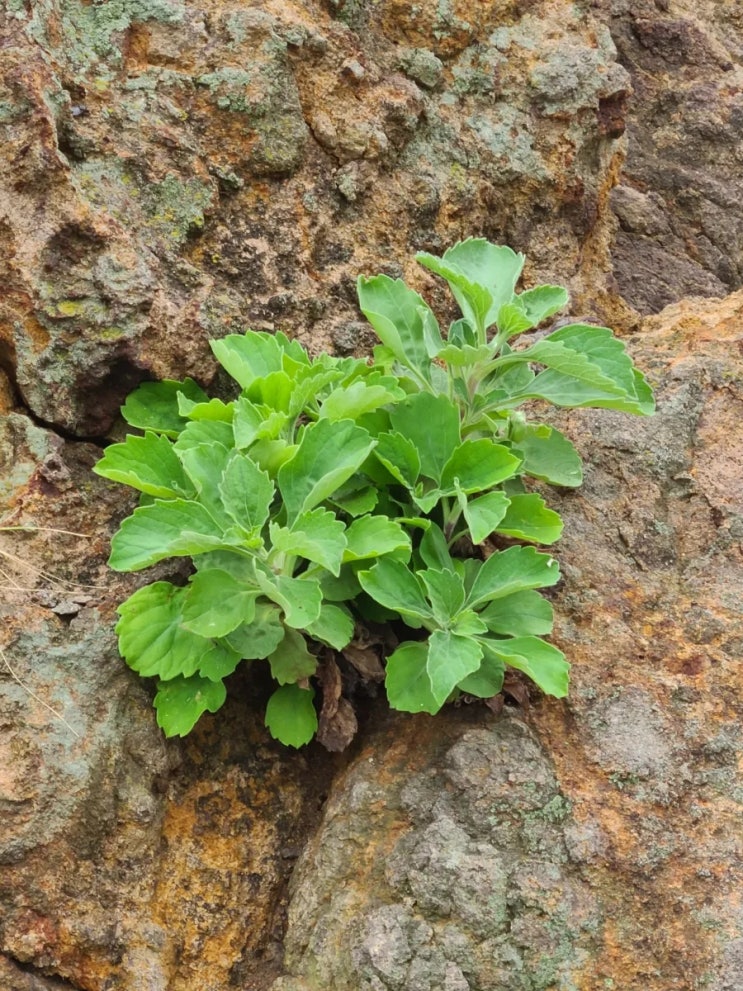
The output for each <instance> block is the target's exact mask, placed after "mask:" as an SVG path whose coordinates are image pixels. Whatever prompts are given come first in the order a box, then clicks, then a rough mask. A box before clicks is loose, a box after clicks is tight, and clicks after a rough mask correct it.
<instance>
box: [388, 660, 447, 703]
mask: <svg viewBox="0 0 743 991" xmlns="http://www.w3.org/2000/svg"><path fill="white" fill-rule="evenodd" d="M427 660H428V644H426V643H403V644H401V645H400V646H399V647H398V648H397V650H396V651H395V652H394V653H393V654H390V656H389V657H388V658H387V673H386V676H385V681H384V685H385V689H386V691H387V698H388V700H389V703H390V705H391V706H392V708H393V709H399V710H400V711H401V712H428V713H430V714H431V715H434V714H435V713H437V712H438V711H439V709H440V708H441V703H439V702H437V701H436V699H435V698H434V695H433V692H432V690H431V679H430V678H429V676H428V671H427V669H426V661H427Z"/></svg>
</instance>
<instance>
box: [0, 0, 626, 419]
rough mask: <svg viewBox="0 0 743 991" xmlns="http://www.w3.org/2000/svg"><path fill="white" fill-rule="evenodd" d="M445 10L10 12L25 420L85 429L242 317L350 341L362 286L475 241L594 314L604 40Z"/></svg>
mask: <svg viewBox="0 0 743 991" xmlns="http://www.w3.org/2000/svg"><path fill="white" fill-rule="evenodd" d="M460 6H461V9H460ZM460 6H458V5H450V4H445V5H443V6H441V5H438V4H436V3H434V2H427V3H425V4H422V5H419V6H416V7H414V8H410V6H409V5H408V4H407V3H405V4H400V3H397V2H394V0H385V2H383V3H372V2H369V3H365V2H356V0H354V2H348V3H328V4H326V5H321V4H320V3H319V0H317V2H313V0H306V2H302V0H281V2H278V3H265V4H255V5H246V4H244V3H236V2H227V0H225V2H221V3H220V2H216V0H203V2H201V3H197V2H193V3H182V2H179V0H137V2H128V0H117V2H116V3H114V4H111V3H106V4H99V3H92V4H90V3H86V2H83V0H44V2H40V3H33V4H30V3H23V2H21V0H17V2H16V0H10V2H9V3H7V4H6V5H5V13H4V15H2V19H1V20H0V44H2V50H3V60H2V69H1V71H2V73H3V81H2V83H0V93H1V94H2V95H1V96H0V129H1V131H2V144H3V149H4V151H3V155H4V169H3V184H2V186H0V258H2V262H0V265H2V269H0V279H1V280H2V284H3V286H4V296H3V300H2V304H1V305H2V309H0V361H2V364H3V365H4V366H5V367H6V368H7V369H8V370H9V371H10V372H11V377H12V380H13V382H14V384H15V386H16V389H17V392H18V394H19V396H20V397H21V399H22V400H23V402H24V404H25V405H26V406H27V407H28V408H29V409H30V410H31V411H32V413H33V414H34V415H35V416H37V417H38V418H40V419H41V420H43V421H45V422H47V423H51V424H54V425H56V426H58V427H59V428H61V429H63V430H65V431H67V432H69V433H72V434H74V435H76V436H83V437H91V436H100V435H102V434H104V433H105V432H106V431H107V430H108V428H109V426H110V424H111V422H112V420H113V418H114V416H115V413H116V411H117V410H118V407H119V406H120V404H121V401H122V399H123V397H124V395H125V394H126V392H127V391H128V390H130V389H131V387H132V385H133V384H135V383H136V382H137V381H138V380H140V379H142V378H143V377H148V376H149V377H166V376H171V377H182V376H183V375H184V374H191V375H193V376H194V377H196V378H197V379H199V380H201V381H203V382H206V381H208V380H209V379H210V378H211V376H212V375H213V374H214V367H215V366H214V363H213V360H212V359H211V357H210V352H209V349H208V346H207V343H206V342H207V338H208V337H209V336H210V335H211V336H222V335H224V334H225V332H226V331H228V330H230V329H234V328H238V329H239V328H241V327H244V326H246V325H250V326H252V327H253V328H254V329H272V328H274V327H279V326H281V327H283V328H284V329H285V330H289V331H291V332H293V333H294V334H297V335H299V336H300V337H301V338H302V339H303V340H305V341H306V342H309V343H310V344H311V346H312V347H313V348H315V349H320V348H322V347H329V348H332V347H334V348H336V349H338V350H340V351H353V350H354V349H357V348H359V347H361V348H363V347H365V346H368V343H369V342H368V339H365V338H364V335H363V332H361V331H360V330H359V326H358V323H357V319H358V318H357V313H356V310H355V294H354V288H353V284H354V281H355V278H356V275H357V274H358V273H359V271H367V272H369V273H371V272H376V271H378V270H379V268H380V267H384V268H385V269H386V270H388V271H389V272H393V273H395V272H399V271H400V266H401V265H402V266H409V265H410V258H411V255H412V253H413V251H415V250H420V249H426V250H434V251H436V250H439V249H443V248H445V247H446V246H447V245H449V244H451V243H452V242H453V241H455V240H457V239H458V238H461V237H464V236H469V235H471V234H473V233H481V234H485V235H486V236H490V237H492V238H493V239H496V240H500V239H502V240H504V241H507V242H508V243H510V244H512V245H513V246H514V247H515V248H520V249H523V250H525V251H526V252H527V254H528V256H529V258H530V260H531V263H532V272H531V273H530V278H537V277H538V276H539V275H540V274H542V275H544V276H546V275H547V274H549V275H550V276H552V277H554V275H555V273H556V272H560V273H561V274H563V276H564V277H565V278H566V279H568V280H569V281H571V282H572V284H573V288H574V289H575V291H576V292H577V293H578V294H579V297H580V298H581V299H583V298H585V299H588V293H587V292H586V290H587V288H588V286H589V285H592V286H595V285H596V283H599V285H600V284H601V279H602V274H601V272H602V267H605V265H606V257H605V256H606V244H605V241H606V234H607V231H608V227H607V223H608V221H609V218H610V215H609V212H608V210H607V207H606V200H607V196H608V193H609V187H610V185H611V184H612V183H613V177H614V175H615V173H616V170H617V168H618V164H619V160H620V157H621V150H622V143H621V141H618V138H619V136H620V135H621V134H622V132H623V129H624V116H623V115H624V104H625V101H626V97H627V95H628V92H629V80H628V76H627V73H626V72H625V70H624V69H623V68H622V67H621V66H620V65H619V64H618V63H617V62H616V60H615V49H614V46H613V43H612V41H611V37H610V35H609V31H608V29H607V28H606V27H604V26H602V25H601V24H600V23H599V22H598V21H597V20H595V19H592V18H590V17H588V16H587V15H586V14H585V13H582V12H581V11H580V10H579V9H578V8H577V7H575V6H574V5H573V4H571V3H568V2H565V0H560V2H557V3H555V2H543V3H522V4H517V3H513V4H511V3H509V4H492V3H490V2H478V3H474V4H466V5H460ZM40 217H43V223H40V221H39V218H40ZM417 281H418V282H423V281H425V280H424V279H423V277H422V276H420V275H418V277H417ZM429 282H431V280H429ZM586 305H589V304H588V303H586ZM360 334H361V336H359V335H360Z"/></svg>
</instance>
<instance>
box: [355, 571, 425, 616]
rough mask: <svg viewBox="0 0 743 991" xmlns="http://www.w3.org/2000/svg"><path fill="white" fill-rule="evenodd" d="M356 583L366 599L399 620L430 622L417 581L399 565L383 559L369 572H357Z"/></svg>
mask: <svg viewBox="0 0 743 991" xmlns="http://www.w3.org/2000/svg"><path fill="white" fill-rule="evenodd" d="M358 579H359V582H360V583H361V587H362V588H363V589H364V591H365V592H366V593H367V595H370V596H371V597H372V599H374V600H375V602H378V603H379V604H380V605H382V606H386V607H387V608H388V609H393V610H394V611H395V612H396V613H399V615H400V616H411V617H413V618H414V619H430V618H431V617H432V615H433V614H432V612H431V608H430V606H429V605H428V603H427V602H426V599H425V596H424V595H423V591H422V589H421V586H420V583H419V581H418V579H417V578H416V577H415V575H414V574H413V573H412V572H411V571H410V570H409V569H408V568H407V567H406V566H405V565H404V564H402V563H401V562H400V561H394V560H391V559H390V558H387V557H383V558H382V559H381V561H377V563H376V564H375V565H374V567H373V568H371V569H370V570H369V571H360V572H359V573H358Z"/></svg>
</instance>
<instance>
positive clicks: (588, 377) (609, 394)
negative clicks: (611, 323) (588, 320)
mask: <svg viewBox="0 0 743 991" xmlns="http://www.w3.org/2000/svg"><path fill="white" fill-rule="evenodd" d="M561 349H562V350H561ZM522 354H523V355H524V356H526V355H529V356H531V357H530V360H534V361H539V362H540V363H542V364H546V365H548V366H549V367H548V368H547V369H546V370H545V371H543V372H540V373H539V374H538V375H537V376H536V378H535V379H534V381H533V382H532V384H531V385H530V386H529V387H528V388H526V389H524V390H522V392H520V393H519V394H518V398H535V399H547V400H548V401H549V402H551V403H554V404H555V405H556V406H570V407H574V408H580V407H583V406H593V407H598V408H601V409H618V410H624V411H625V412H628V413H637V414H641V415H648V414H650V413H652V412H653V410H654V409H655V405H654V402H653V399H652V393H651V392H650V389H649V388H648V385H647V383H646V382H645V380H644V379H643V377H642V376H641V375H640V373H639V372H638V371H637V369H635V368H634V366H633V365H632V361H631V359H630V357H629V356H628V355H627V353H626V352H625V350H624V344H623V343H622V342H621V341H620V340H618V339H617V338H616V337H614V335H613V334H612V332H611V331H610V330H609V329H608V328H607V327H593V326H591V325H588V324H571V325H570V326H568V327H561V328H560V330H556V331H555V332H554V333H553V334H550V335H549V337H545V338H544V339H543V340H541V341H538V342H537V344H535V345H534V346H533V347H532V348H530V349H529V350H528V351H527V352H522Z"/></svg>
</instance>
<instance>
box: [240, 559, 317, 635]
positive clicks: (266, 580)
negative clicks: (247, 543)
mask: <svg viewBox="0 0 743 991" xmlns="http://www.w3.org/2000/svg"><path fill="white" fill-rule="evenodd" d="M256 580H257V582H258V584H259V585H260V587H261V591H262V592H263V594H264V595H265V596H266V598H268V599H270V600H271V601H272V602H275V603H276V604H277V605H279V606H281V608H282V609H283V610H284V622H285V623H286V625H287V626H292V627H294V629H297V630H303V629H305V628H306V627H307V626H309V625H310V624H311V623H314V622H315V620H316V619H317V618H318V617H319V615H320V606H321V604H322V592H321V591H320V584H319V582H317V581H315V580H314V579H311V578H289V577H287V576H286V575H274V574H273V573H268V574H267V573H264V572H263V571H261V570H260V569H256Z"/></svg>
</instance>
